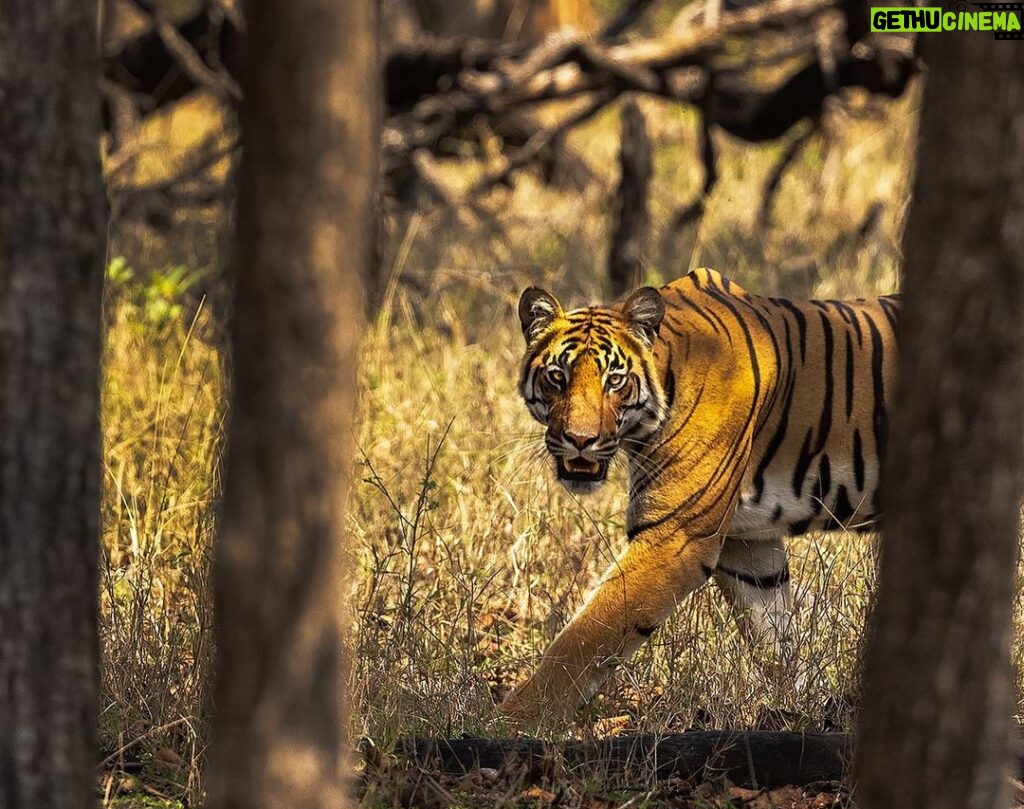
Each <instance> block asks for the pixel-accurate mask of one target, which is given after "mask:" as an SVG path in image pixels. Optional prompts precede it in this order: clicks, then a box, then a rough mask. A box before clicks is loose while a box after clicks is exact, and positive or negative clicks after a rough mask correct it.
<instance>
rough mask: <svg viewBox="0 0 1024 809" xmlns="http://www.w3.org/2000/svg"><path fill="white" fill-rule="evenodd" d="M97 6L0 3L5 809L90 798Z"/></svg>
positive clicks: (98, 271) (99, 207)
mask: <svg viewBox="0 0 1024 809" xmlns="http://www.w3.org/2000/svg"><path fill="white" fill-rule="evenodd" d="M95 37H96V4H95V3H81V2H77V0H49V2H42V0H6V1H5V2H4V3H3V4H0V99H3V101H2V103H0V805H3V806H4V807H8V808H9V809H16V808H17V807H24V808H25V809H30V808H31V809H35V807H40V806H46V807H54V809H71V807H83V808H84V807H87V806H92V805H93V803H94V799H93V797H92V796H93V790H94V782H93V778H94V768H95V763H96V761H95V755H96V689H97V641H96V620H97V607H96V592H97V590H96V587H97V581H96V571H97V559H98V551H99V488H100V486H99V475H100V433H99V415H98V408H99V365H100V323H101V317H100V291H101V287H102V279H103V256H104V249H105V247H104V243H105V217H106V213H105V211H106V202H105V199H104V196H103V186H102V179H101V175H100V163H99V133H100V104H99V96H98V91H97V89H96V75H97V70H98V60H97V54H96V44H95Z"/></svg>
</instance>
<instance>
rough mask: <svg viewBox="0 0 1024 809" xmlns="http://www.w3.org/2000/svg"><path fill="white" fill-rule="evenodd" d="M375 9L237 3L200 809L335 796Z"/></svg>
mask: <svg viewBox="0 0 1024 809" xmlns="http://www.w3.org/2000/svg"><path fill="white" fill-rule="evenodd" d="M373 8H374V4H373V3H370V2H353V3H339V2H337V0H253V2H250V3H249V4H248V5H247V7H246V9H245V11H246V24H247V32H246V42H245V47H246V48H247V54H246V57H245V58H247V63H248V70H247V72H246V74H245V75H244V76H243V90H244V93H245V101H244V102H243V105H242V113H241V125H242V133H243V139H244V144H245V146H244V154H243V156H242V161H241V166H240V169H239V183H238V215H237V216H238V218H237V225H236V234H235V243H234V257H233V261H232V267H233V273H234V283H235V290H236V293H235V307H236V308H235V315H234V327H233V337H232V345H233V364H234V368H233V393H232V404H231V408H232V409H231V420H230V429H229V434H228V449H227V460H226V481H225V492H224V504H223V513H222V525H221V534H220V540H219V545H218V547H217V551H216V567H215V571H216V572H215V587H216V606H217V628H218V650H219V666H218V674H217V686H216V698H217V704H216V711H217V715H216V719H215V729H214V743H213V749H212V753H211V776H210V790H209V806H211V807H239V808H241V807H245V809H258V808H259V807H285V806H302V807H307V808H308V809H315V808H316V807H338V806H342V805H344V804H345V803H346V802H347V788H348V783H347V781H348V780H349V777H350V776H349V772H348V766H347V765H348V750H349V743H348V739H347V720H346V715H345V701H344V696H343V695H344V691H345V685H346V682H345V680H346V677H345V666H344V648H345V641H344V632H345V625H346V614H345V609H344V601H345V592H344V582H343V573H344V569H345V566H346V565H345V556H344V551H345V546H346V544H347V542H346V532H345V530H344V519H343V510H344V504H345V499H346V493H347V491H346V490H347V484H348V478H349V455H350V447H351V432H352V425H353V417H354V414H355V409H356V387H355V385H356V375H355V369H356V348H357V343H358V340H359V336H360V332H361V324H362V311H363V305H362V295H361V287H362V283H363V279H364V277H365V275H366V273H367V268H368V266H369V262H370V259H371V254H372V244H373V228H372V207H373V206H372V202H373V193H374V186H375V181H376V175H377V148H378V138H379V132H378V130H379V127H378V111H377V105H378V66H377V45H376V41H377V40H376V28H375V20H374V17H373Z"/></svg>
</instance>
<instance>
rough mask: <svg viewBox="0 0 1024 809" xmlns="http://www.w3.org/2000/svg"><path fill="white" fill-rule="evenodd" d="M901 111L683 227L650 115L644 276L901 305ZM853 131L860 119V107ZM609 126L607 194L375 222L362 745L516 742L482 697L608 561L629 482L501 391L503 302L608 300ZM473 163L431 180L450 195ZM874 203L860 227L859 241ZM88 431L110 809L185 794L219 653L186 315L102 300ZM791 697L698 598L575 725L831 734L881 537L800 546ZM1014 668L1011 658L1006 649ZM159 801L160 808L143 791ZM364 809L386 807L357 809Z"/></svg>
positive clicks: (719, 610)
mask: <svg viewBox="0 0 1024 809" xmlns="http://www.w3.org/2000/svg"><path fill="white" fill-rule="evenodd" d="M913 104H914V102H913V101H912V100H911V101H907V102H903V103H900V104H894V105H888V106H886V107H881V108H874V107H868V106H867V105H865V104H864V103H863V102H858V104H856V105H854V108H853V109H855V110H859V112H858V114H857V115H854V114H853V113H852V112H851V110H850V109H846V110H835V111H833V112H831V113H830V114H829V116H827V118H826V121H825V122H824V129H823V134H821V135H817V136H815V137H813V138H812V139H811V141H810V142H809V144H808V146H807V148H806V149H805V151H804V152H803V154H802V155H801V156H800V158H799V159H798V160H797V162H796V164H795V166H794V168H793V170H792V171H791V172H790V174H789V175H787V178H786V180H785V181H784V183H783V185H782V188H781V191H780V194H779V197H778V200H777V202H776V205H775V208H774V214H773V216H772V219H771V226H770V227H769V228H768V229H767V230H764V231H762V230H761V229H760V228H759V227H758V225H757V221H756V212H757V207H758V205H759V204H760V198H761V189H762V187H763V185H764V182H765V178H766V177H767V175H768V173H769V172H770V171H771V168H772V166H773V165H774V163H775V161H776V160H777V159H778V156H779V155H780V154H781V152H782V150H783V148H784V144H775V145H769V146H765V147H760V148H749V147H741V146H740V145H737V144H733V143H728V142H725V141H724V139H723V140H722V141H721V142H720V145H721V147H722V164H721V169H722V180H721V182H720V184H719V186H718V187H717V189H716V190H715V192H714V194H713V195H712V198H711V199H710V200H709V205H708V212H707V215H706V216H705V217H704V220H703V222H702V224H701V225H700V228H699V230H697V229H694V230H692V231H691V232H684V233H681V234H674V235H673V234H667V233H666V232H665V223H666V222H667V221H668V220H669V218H670V217H671V214H672V213H673V211H674V210H675V209H676V208H677V207H678V206H680V205H681V204H684V203H685V202H688V201H689V200H690V199H691V198H692V196H693V194H695V193H696V192H697V189H698V188H699V186H700V170H699V166H698V165H697V164H696V161H695V158H694V157H693V155H694V154H695V153H696V151H695V147H694V139H695V127H694V121H693V120H692V118H691V117H689V116H688V115H686V114H685V113H680V112H678V111H676V110H673V109H670V108H666V107H661V106H653V105H649V106H647V107H646V109H647V111H648V113H649V114H650V126H651V130H652V135H653V137H654V139H655V143H656V144H657V150H656V165H657V181H656V186H655V189H654V198H653V201H652V212H653V215H654V219H655V225H656V230H657V232H656V234H655V239H654V240H653V245H654V246H653V248H652V252H651V258H652V264H653V266H652V270H651V280H658V279H668V278H671V277H674V276H676V275H678V274H679V273H681V272H684V271H685V270H686V269H687V267H689V266H694V265H697V264H705V265H708V266H714V267H716V268H718V269H720V270H721V271H722V272H723V273H725V274H727V275H729V276H731V277H732V278H734V279H735V280H737V281H739V282H741V283H743V284H745V285H747V286H748V287H749V288H751V289H752V290H754V291H759V292H765V293H769V292H770V293H781V294H789V295H820V296H837V295H844V294H845V295H855V294H856V295H863V294H870V293H872V292H876V291H891V290H892V289H893V288H894V287H895V286H896V281H897V270H896V268H897V266H898V254H897V249H896V245H897V244H898V241H899V229H900V225H901V221H902V216H903V212H904V208H905V204H906V201H907V196H908V193H909V186H908V176H909V166H908V164H907V160H906V155H907V154H908V152H909V151H910V149H909V147H910V144H911V143H912V138H913V122H914V115H913ZM869 113H870V114H869ZM614 131H616V127H615V122H614V120H610V119H609V118H608V117H605V118H604V119H600V120H597V121H595V122H594V123H593V124H592V125H590V126H588V127H587V129H586V130H584V131H581V132H579V133H577V134H575V135H574V136H573V138H572V143H573V145H574V146H575V147H576V148H577V149H579V150H580V152H581V153H583V154H585V155H586V156H587V159H588V160H589V161H590V163H591V165H592V166H593V167H594V169H595V172H596V173H597V174H598V176H599V178H600V182H598V183H596V184H595V185H593V186H592V187H590V188H589V189H588V190H586V191H583V192H579V191H575V190H562V191H558V190H551V189H548V188H545V187H543V186H542V185H540V184H539V183H538V181H537V180H535V179H533V178H531V177H523V178H522V180H521V181H520V182H519V183H518V184H517V187H516V189H515V191H514V192H509V191H504V190H501V191H496V192H494V193H493V194H492V195H491V196H490V197H489V198H488V199H487V200H485V202H484V207H485V208H486V209H488V210H489V211H490V212H491V213H490V214H489V215H485V216H481V217H474V216H471V215H469V214H465V213H462V214H453V213H451V212H446V211H432V212H431V211H421V212H417V213H414V214H412V215H406V216H402V217H396V218H394V219H393V220H392V221H391V227H392V231H393V233H392V238H391V239H390V242H389V244H388V248H387V251H386V256H385V268H386V270H387V271H388V272H389V277H390V281H391V283H390V285H389V295H388V306H387V308H386V309H385V312H384V314H383V315H382V317H381V320H380V322H378V323H377V324H376V325H375V326H374V327H373V328H372V329H371V331H370V333H369V334H368V336H367V339H366V350H365V352H364V362H363V367H362V385H363V412H362V415H361V418H360V423H359V426H358V435H357V445H358V447H359V458H358V459H357V473H356V475H355V479H356V482H355V484H354V488H353V493H352V511H351V528H352V533H353V536H354V549H353V570H354V571H355V575H354V577H353V582H352V588H353V591H354V594H355V598H354V603H355V604H356V605H357V608H356V611H355V615H354V624H355V626H354V630H355V631H354V633H353V643H354V646H355V649H354V651H355V659H356V665H355V667H354V672H353V694H354V699H355V703H356V706H357V710H356V711H355V717H356V718H355V723H356V728H355V732H356V734H357V735H366V736H368V737H370V738H371V739H373V740H374V741H375V742H376V744H377V745H378V746H379V747H381V748H383V749H385V750H386V749H387V748H388V746H389V745H390V744H391V743H392V742H393V741H394V740H395V739H396V738H398V737H400V736H403V735H409V734H431V735H445V736H453V735H459V734H461V733H463V732H470V733H477V734H480V733H487V734H501V733H504V732H507V729H505V728H503V727H502V725H501V723H500V722H499V721H498V720H496V718H495V717H494V711H493V703H494V699H495V698H497V697H500V695H501V694H502V692H503V691H504V690H505V689H507V688H508V687H509V686H511V685H512V684H513V683H514V682H515V681H516V680H517V679H518V678H520V677H521V676H523V675H524V674H525V673H526V672H527V671H528V670H529V669H530V667H531V666H532V665H533V662H534V661H535V660H536V657H537V655H538V654H539V653H540V652H541V651H542V650H543V648H544V647H545V645H546V644H547V642H548V641H550V639H551V638H552V637H553V636H554V634H555V632H556V631H557V630H558V628H560V627H561V626H562V625H563V624H564V623H565V621H566V620H567V618H568V617H569V616H570V615H571V614H572V612H573V610H574V609H575V608H576V606H577V605H578V604H579V603H580V601H581V599H582V598H583V595H584V593H585V592H586V591H587V589H588V588H589V587H590V586H591V584H592V583H593V582H594V581H595V578H596V576H597V575H598V574H599V572H600V571H601V570H603V568H604V567H605V566H606V565H607V564H608V563H609V561H610V560H611V559H612V558H613V556H614V555H615V553H616V551H617V550H618V549H619V548H620V547H621V545H622V543H623V509H624V506H625V486H624V479H623V474H622V472H623V470H622V469H621V468H620V469H619V471H618V473H617V475H616V476H614V477H613V479H612V481H611V482H610V484H609V485H608V486H606V487H605V488H604V490H603V491H602V492H601V493H600V494H599V496H596V497H594V498H590V499H586V500H578V499H576V498H574V497H572V496H571V495H569V494H568V493H566V492H565V491H563V490H562V489H561V488H560V487H559V486H558V485H557V483H556V482H555V481H554V480H553V478H552V475H551V474H550V471H549V468H548V463H547V461H546V460H545V458H544V456H543V452H542V447H541V444H540V441H539V437H540V428H539V427H538V425H536V424H534V423H532V422H531V421H530V420H529V418H528V416H527V413H526V410H525V408H524V407H523V406H522V404H521V403H520V401H519V400H518V396H517V393H516V389H515V382H516V376H517V366H518V362H519V358H520V353H521V350H522V344H521V341H522V338H521V336H520V334H519V332H518V328H517V325H516V323H515V317H514V309H513V307H514V302H515V300H516V297H517V294H518V290H519V289H520V288H521V287H522V286H523V285H525V284H527V283H538V282H539V283H542V284H548V285H550V286H551V287H553V288H555V289H556V290H557V291H558V292H559V293H560V294H562V295H564V296H565V297H566V298H568V299H570V300H575V301H579V302H582V301H583V300H585V299H595V298H600V297H602V294H601V277H602V275H603V265H604V254H605V250H606V247H605V245H606V244H607V230H608V224H609V217H610V204H609V199H610V189H611V188H612V187H613V185H614V168H613V167H614V153H615V148H616V146H615V143H614V139H613V138H610V137H609V134H610V133H612V132H614ZM475 170H478V169H474V168H473V167H467V166H458V167H454V168H449V169H444V170H443V176H445V177H446V178H448V180H450V181H451V182H452V184H453V186H459V185H463V186H464V185H465V183H466V178H467V177H468V176H470V175H471V174H472V173H473V171H475ZM876 204H878V205H880V206H881V208H880V215H879V217H878V223H877V226H873V227H870V228H868V232H867V233H866V234H862V235H860V236H858V235H856V231H857V229H858V227H859V226H860V225H861V224H862V223H863V222H864V220H865V218H866V216H867V214H868V212H869V211H870V210H871V209H872V207H873V206H875V205H876ZM108 311H109V319H110V328H109V332H108V338H107V346H106V382H105V389H104V405H103V407H104V435H105V451H106V464H107V467H106V482H107V486H106V497H105V504H104V517H105V537H104V563H105V564H104V576H103V585H102V596H103V602H102V603H103V654H104V676H103V689H104V692H103V698H104V704H103V714H102V717H101V728H100V730H101V741H102V745H103V749H104V754H105V755H108V756H109V760H108V761H107V762H106V763H107V767H106V770H107V771H108V775H107V776H106V777H105V779H104V788H105V789H106V791H107V794H106V803H107V804H108V805H126V804H124V803H123V802H122V803H120V804H119V803H118V800H124V799H119V798H118V795H119V794H123V793H125V792H129V793H131V792H133V791H135V794H138V792H137V790H138V789H139V788H140V787H141V785H143V784H144V785H145V787H146V788H148V789H149V790H150V791H151V792H153V791H155V792H157V793H159V794H160V795H162V796H165V797H167V798H169V799H173V800H180V799H188V800H189V801H190V802H193V803H194V802H197V800H198V799H199V797H200V795H201V784H200V782H199V765H200V763H201V762H202V759H203V750H204V746H205V744H206V739H207V720H206V716H207V714H206V710H205V707H206V704H207V686H208V681H209V675H210V664H211V659H212V651H213V650H212V646H211V639H210V627H211V619H210V593H209V576H208V569H209V558H210V548H211V542H212V539H213V528H214V525H213V516H214V506H215V500H216V495H217V492H218V485H219V484H218V459H219V451H220V446H221V441H222V424H223V417H224V392H225V380H224V373H223V367H222V366H223V362H222V358H221V356H220V355H219V354H218V351H217V349H216V346H217V345H219V344H220V343H221V340H220V335H219V331H218V330H219V324H217V323H216V322H215V318H213V317H211V316H210V315H209V314H208V313H207V312H206V311H204V310H203V309H202V308H200V310H199V311H198V313H194V314H193V313H190V312H187V311H186V312H181V313H178V314H177V315H176V316H174V317H166V318H164V319H162V320H159V322H156V323H154V322H153V321H152V320H151V319H147V317H146V314H145V309H144V307H142V306H140V305H139V303H138V295H137V294H136V293H132V294H129V293H127V292H124V291H121V292H118V291H116V290H115V291H114V292H113V293H112V294H111V295H110V300H109V302H108ZM791 547H792V554H793V577H794V581H795V585H796V588H797V601H798V604H799V622H798V651H799V659H800V661H801V663H800V667H801V678H800V680H801V687H800V688H799V689H797V688H796V687H794V685H793V683H792V682H790V683H786V684H780V683H778V682H776V681H774V680H772V679H771V678H769V677H768V676H766V674H765V668H764V666H763V665H762V663H763V661H762V660H760V659H759V655H758V654H757V653H752V652H751V650H749V649H747V648H746V647H745V646H744V645H743V644H742V643H741V642H740V640H739V639H738V637H737V633H736V630H735V628H734V626H733V624H732V621H731V617H730V616H729V614H728V611H727V609H726V607H725V605H724V602H723V601H722V599H721V598H720V596H719V595H718V593H717V592H716V591H715V590H714V589H713V587H707V588H704V589H703V590H701V591H700V592H698V593H696V594H695V595H694V596H692V597H691V598H689V599H688V600H687V601H686V602H685V604H684V605H683V606H682V608H681V609H680V610H679V611H678V614H677V615H676V616H675V617H674V619H673V620H671V621H669V622H668V623H667V624H666V625H665V627H664V628H663V629H661V630H660V631H659V632H658V633H657V635H656V636H655V638H654V639H653V643H651V644H649V645H648V646H647V647H645V648H644V649H643V650H642V651H641V652H639V653H638V654H637V655H636V656H635V657H634V658H633V659H632V660H631V661H630V662H629V663H628V664H627V665H625V666H623V667H622V668H621V670H620V671H619V672H618V674H617V676H616V678H615V680H614V681H613V682H612V684H611V685H610V686H609V687H608V688H607V689H606V690H605V691H604V693H603V694H602V695H601V696H600V697H598V698H597V699H596V700H595V701H594V703H593V704H592V705H590V706H588V707H587V708H586V709H585V710H583V711H582V712H581V713H580V715H579V718H578V721H577V722H576V723H575V724H574V725H573V727H571V728H569V729H568V731H567V732H568V733H570V734H573V735H577V736H588V735H593V734H598V735H600V734H606V733H608V732H614V731H622V730H650V731H656V732H658V731H666V730H681V729H684V728H687V727H692V726H695V725H705V726H715V727H750V726H755V725H760V726H772V727H779V728H795V729H821V728H849V727H850V722H851V701H852V700H854V699H855V695H856V693H857V689H858V683H857V668H858V666H857V658H858V649H859V644H860V639H861V634H862V628H863V624H864V617H865V611H866V608H867V604H868V600H869V595H870V592H871V589H872V579H873V575H874V563H873V552H874V548H873V542H872V541H871V540H870V539H865V538H864V537H861V536H856V535H849V536H848V535H845V534H842V533H835V534H830V535H825V536H812V537H807V538H800V539H798V540H796V541H794V542H793V543H792V546H791ZM1017 657H1018V658H1019V657H1020V653H1019V650H1018V654H1017ZM153 797H154V798H156V797H157V796H155V795H154V796H153ZM367 800H368V801H370V802H374V801H377V802H379V801H383V800H385V798H384V797H382V795H381V794H380V793H373V794H371V796H370V797H368V798H367Z"/></svg>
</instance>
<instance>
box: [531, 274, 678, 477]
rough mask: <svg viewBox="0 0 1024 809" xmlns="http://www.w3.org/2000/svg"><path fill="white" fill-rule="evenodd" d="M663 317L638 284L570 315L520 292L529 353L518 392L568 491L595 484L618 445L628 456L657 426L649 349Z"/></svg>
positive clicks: (658, 303)
mask: <svg viewBox="0 0 1024 809" xmlns="http://www.w3.org/2000/svg"><path fill="white" fill-rule="evenodd" d="M664 316H665V304H664V302H663V301H662V299H661V295H660V293H659V292H658V290H656V289H654V288H653V287H643V288H642V289H638V290H637V291H636V292H634V293H633V294H632V295H631V296H630V297H629V299H628V300H627V301H626V302H625V303H624V304H622V306H621V308H618V307H617V308H614V309H613V308H604V307H589V308H587V309H579V310H576V311H573V312H566V311H565V310H564V309H563V308H562V306H561V304H560V303H559V302H558V300H557V299H556V298H555V297H554V296H553V295H552V294H551V293H550V292H546V291H544V290H542V289H539V288H537V287H530V288H529V289H527V290H526V291H525V292H523V294H522V297H521V298H520V300H519V321H520V324H521V325H522V328H523V335H524V337H525V338H526V343H527V349H528V351H527V355H526V359H525V361H524V363H523V368H522V373H521V375H520V382H519V390H520V393H521V394H522V396H523V400H524V401H525V402H526V406H527V408H528V409H529V411H530V413H531V415H533V417H534V418H535V419H536V420H537V421H539V422H540V423H541V424H543V425H545V426H546V428H547V429H546V431H545V435H544V443H545V446H546V447H547V449H548V452H549V453H550V454H551V456H552V458H553V460H554V472H555V477H556V478H557V479H558V481H559V482H560V483H561V484H562V485H563V486H564V487H565V488H566V489H568V490H569V491H570V492H572V493H574V494H590V493H592V492H594V491H596V490H597V489H599V488H600V487H601V486H602V485H603V484H604V483H605V481H606V480H607V479H608V467H609V466H610V464H611V462H612V460H613V459H614V457H615V455H616V454H617V453H618V452H619V450H620V449H622V448H623V446H624V445H625V447H626V448H627V454H628V448H629V447H632V446H641V445H642V443H643V441H644V440H645V439H646V438H647V437H648V436H650V435H651V434H652V433H653V432H655V431H656V430H657V429H658V427H660V426H661V423H662V421H663V420H664V418H665V413H666V411H667V402H666V398H665V391H664V390H663V388H662V385H661V382H660V381H659V379H658V377H657V373H656V366H655V360H654V353H653V350H652V347H653V344H654V340H655V339H656V338H657V335H658V329H659V327H660V325H661V321H662V318H663V317H664ZM555 334H557V335H558V336H559V339H558V340H555V339H553V336H554V335H555ZM594 346H601V347H603V350H602V351H601V352H599V353H597V352H593V351H591V349H592V348H593V347H594Z"/></svg>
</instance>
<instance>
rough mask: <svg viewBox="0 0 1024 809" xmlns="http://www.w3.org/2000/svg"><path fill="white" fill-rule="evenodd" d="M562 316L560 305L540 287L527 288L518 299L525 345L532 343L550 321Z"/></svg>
mask: <svg viewBox="0 0 1024 809" xmlns="http://www.w3.org/2000/svg"><path fill="white" fill-rule="evenodd" d="M561 316H562V304H560V303H559V302H558V300H557V299H556V298H555V296H554V295H552V294H551V293H550V292H545V291H544V290H543V289H541V288H540V287H527V288H526V289H524V290H523V294H522V295H521V296H520V298H519V322H520V323H521V324H522V326H523V336H524V337H525V338H526V342H527V344H530V343H532V342H533V341H534V340H536V339H537V337H538V336H539V335H540V333H541V332H542V331H544V329H546V328H547V327H548V326H550V325H551V323H552V321H554V320H555V319H556V318H559V317H561Z"/></svg>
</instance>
